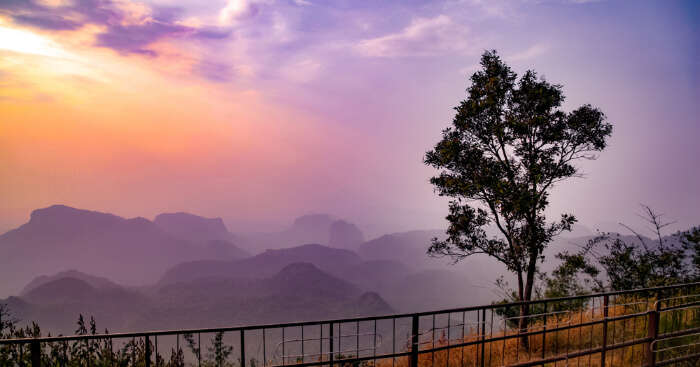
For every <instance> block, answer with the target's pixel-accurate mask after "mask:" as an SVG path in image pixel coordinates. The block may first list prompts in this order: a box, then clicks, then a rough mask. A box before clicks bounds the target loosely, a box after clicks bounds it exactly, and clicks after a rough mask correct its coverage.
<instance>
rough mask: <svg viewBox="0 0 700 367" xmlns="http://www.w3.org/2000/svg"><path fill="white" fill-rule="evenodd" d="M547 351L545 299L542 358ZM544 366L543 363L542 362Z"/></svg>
mask: <svg viewBox="0 0 700 367" xmlns="http://www.w3.org/2000/svg"><path fill="white" fill-rule="evenodd" d="M546 353H547V301H545V302H544V311H543V312H542V359H544V357H545V356H546ZM542 367H544V363H543V364H542Z"/></svg>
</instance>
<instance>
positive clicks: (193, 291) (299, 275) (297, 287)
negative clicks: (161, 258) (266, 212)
mask: <svg viewBox="0 0 700 367" xmlns="http://www.w3.org/2000/svg"><path fill="white" fill-rule="evenodd" d="M153 297H154V298H155V299H157V300H158V301H157V302H156V303H157V304H158V305H159V307H157V308H155V309H153V310H152V311H151V312H149V313H148V314H147V315H145V318H144V319H141V320H138V321H136V322H137V323H138V324H143V323H145V325H151V326H153V327H156V326H158V327H173V326H175V325H172V324H170V323H171V322H172V320H180V321H178V325H177V326H178V327H192V326H197V327H202V326H221V325H230V324H231V323H260V322H283V321H294V320H314V319H321V318H329V317H350V316H358V315H372V314H384V313H388V312H392V308H391V307H390V306H389V305H388V304H387V303H386V301H384V300H383V298H382V297H381V296H379V295H377V294H372V293H365V292H363V291H362V290H361V289H360V288H358V287H357V286H355V285H353V284H351V283H349V282H347V281H345V280H343V279H341V278H338V277H335V276H333V275H330V274H328V273H327V272H324V271H322V270H321V269H319V268H318V267H317V266H315V265H313V264H311V263H298V262H297V263H291V264H289V265H286V266H285V267H283V268H282V269H281V270H279V271H278V272H277V273H276V274H273V275H272V276H270V277H267V278H262V279H250V278H248V279H241V278H229V279H225V278H205V279H201V278H200V279H198V280H194V281H191V282H187V283H175V284H168V285H164V286H162V287H160V288H159V289H158V290H157V293H156V294H155V295H154V296H153ZM204 310H206V312H203V311H204Z"/></svg>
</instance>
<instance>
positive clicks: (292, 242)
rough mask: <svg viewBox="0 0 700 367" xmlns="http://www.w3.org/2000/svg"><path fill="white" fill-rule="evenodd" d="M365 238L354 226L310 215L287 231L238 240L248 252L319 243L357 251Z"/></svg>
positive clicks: (252, 234) (245, 234) (299, 220)
mask: <svg viewBox="0 0 700 367" xmlns="http://www.w3.org/2000/svg"><path fill="white" fill-rule="evenodd" d="M363 238H364V235H363V234H362V232H361V231H360V230H359V229H358V228H357V226H355V225H354V224H352V223H349V222H347V221H344V220H338V219H336V218H335V217H333V216H331V215H328V214H310V215H304V216H301V217H298V218H296V219H295V220H294V222H293V223H292V224H291V226H290V227H289V228H287V229H285V230H283V231H277V232H258V233H240V234H238V235H237V239H238V240H239V242H237V243H240V244H241V245H242V246H245V248H246V249H251V251H252V252H261V251H264V250H267V249H271V248H287V247H295V246H299V245H303V244H307V243H318V244H321V245H327V246H332V247H338V248H347V249H355V247H356V246H357V245H359V244H360V243H362V241H363Z"/></svg>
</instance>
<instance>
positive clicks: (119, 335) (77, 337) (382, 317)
mask: <svg viewBox="0 0 700 367" xmlns="http://www.w3.org/2000/svg"><path fill="white" fill-rule="evenodd" d="M694 286H700V282H694V283H684V284H674V285H667V286H661V287H651V288H639V289H630V290H623V291H611V292H603V293H591V294H585V295H578V296H570V297H558V298H548V299H539V300H533V301H529V302H511V303H499V304H490V305H481V306H470V307H460V308H451V309H442V310H437V311H422V312H414V313H401V314H389V315H380V316H365V317H350V318H342V319H328V320H315V321H297V322H287V323H281V324H258V325H242V326H231V327H216V328H197V329H174V330H151V331H141V332H129V333H113V334H95V335H67V336H52V337H40V338H16V339H0V345H1V344H21V343H31V342H40V343H46V342H60V341H73V340H86V339H103V338H119V339H121V338H138V337H146V336H156V335H177V334H198V333H199V334H206V333H217V332H232V331H251V330H262V329H273V328H286V327H300V326H312V325H323V324H339V323H350V322H362V321H374V320H389V319H400V318H410V317H414V316H417V317H421V316H431V315H436V314H448V313H459V312H469V311H477V310H488V309H495V308H504V307H518V306H521V305H525V304H530V305H532V304H540V303H545V302H547V303H549V302H562V301H571V300H578V299H584V298H595V297H604V296H618V295H625V294H634V293H641V292H658V291H664V290H669V289H678V288H686V287H694Z"/></svg>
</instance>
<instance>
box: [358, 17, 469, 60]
mask: <svg viewBox="0 0 700 367" xmlns="http://www.w3.org/2000/svg"><path fill="white" fill-rule="evenodd" d="M468 46H469V45H468V43H467V30H466V28H465V27H463V26H460V25H458V24H455V23H454V22H452V20H451V19H450V18H449V17H448V16H446V15H439V16H436V17H433V18H416V19H414V20H413V21H412V22H411V24H409V25H408V26H407V27H405V28H404V29H402V30H401V31H399V32H397V33H391V34H388V35H385V36H381V37H376V38H371V39H366V40H363V41H360V43H359V44H358V45H357V47H356V50H357V51H358V52H359V53H360V54H361V55H364V56H368V57H405V56H433V55H439V54H444V53H447V52H461V51H464V50H466V49H468Z"/></svg>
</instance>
